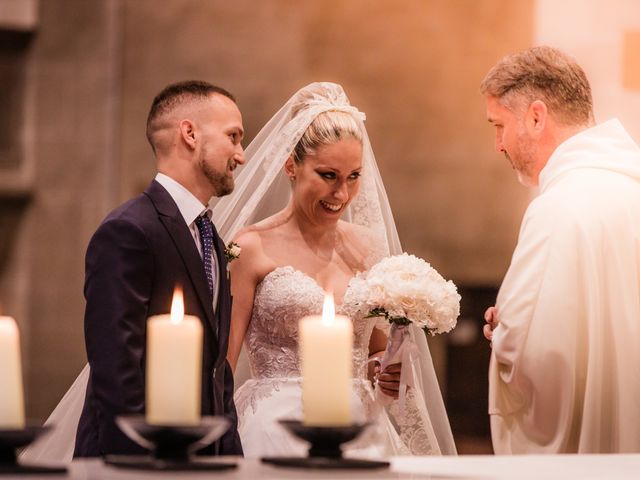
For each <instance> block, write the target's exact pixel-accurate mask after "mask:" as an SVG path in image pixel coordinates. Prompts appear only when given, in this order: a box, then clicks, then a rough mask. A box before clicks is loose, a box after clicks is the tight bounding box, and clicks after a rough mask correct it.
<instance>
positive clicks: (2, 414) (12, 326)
mask: <svg viewBox="0 0 640 480" xmlns="http://www.w3.org/2000/svg"><path fill="white" fill-rule="evenodd" d="M24 427H25V421H24V392H23V389H22V367H21V360H20V333H19V332H18V326H17V325H16V321H15V320H14V319H13V318H12V317H0V429H7V430H14V429H15V430H19V429H23V428H24Z"/></svg>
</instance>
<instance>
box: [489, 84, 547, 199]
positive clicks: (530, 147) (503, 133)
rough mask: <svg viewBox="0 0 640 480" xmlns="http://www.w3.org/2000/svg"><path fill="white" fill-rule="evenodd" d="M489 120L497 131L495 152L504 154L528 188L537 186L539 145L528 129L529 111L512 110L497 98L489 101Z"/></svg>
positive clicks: (522, 109) (491, 98)
mask: <svg viewBox="0 0 640 480" xmlns="http://www.w3.org/2000/svg"><path fill="white" fill-rule="evenodd" d="M486 106H487V119H488V120H489V123H491V124H492V125H493V126H494V127H495V134H496V136H495V149H496V151H498V152H501V153H503V154H504V156H505V157H506V159H507V160H508V161H509V163H511V166H512V167H513V169H514V170H515V171H516V173H517V174H518V180H519V181H520V183H522V184H523V185H525V186H528V187H531V186H536V185H537V184H538V173H539V172H538V171H537V168H536V166H537V164H538V161H537V155H536V154H537V150H538V149H537V143H536V141H535V139H534V138H533V137H532V136H531V134H530V132H529V131H528V130H527V128H526V124H525V116H526V114H527V112H526V108H516V109H510V108H507V107H506V106H505V105H503V104H502V103H500V101H499V100H498V98H496V97H493V96H487V97H486Z"/></svg>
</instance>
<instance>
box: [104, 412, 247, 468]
mask: <svg viewBox="0 0 640 480" xmlns="http://www.w3.org/2000/svg"><path fill="white" fill-rule="evenodd" d="M116 423H117V425H118V427H120V429H121V430H122V431H123V432H124V433H125V434H126V435H127V436H128V437H129V438H130V439H131V440H133V441H134V442H136V443H137V444H138V445H140V446H141V447H143V448H146V449H147V450H150V451H151V454H150V455H107V456H105V458H104V461H105V463H106V464H108V465H113V466H115V467H122V468H132V469H138V470H171V471H185V470H226V469H231V468H236V467H237V464H235V463H222V462H219V461H214V460H212V461H203V460H196V459H194V458H193V456H192V454H193V453H194V452H195V451H197V450H200V449H201V448H203V447H206V446H207V445H209V444H211V443H212V442H214V441H216V440H217V439H218V438H220V437H221V436H222V434H223V433H224V432H226V431H227V429H228V428H229V425H230V422H229V420H227V419H226V418H224V417H211V416H209V417H202V418H201V419H200V423H198V424H197V425H150V424H148V423H147V421H146V419H145V417H144V415H130V416H120V417H117V418H116Z"/></svg>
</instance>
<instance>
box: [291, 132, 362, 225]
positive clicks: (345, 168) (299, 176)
mask: <svg viewBox="0 0 640 480" xmlns="http://www.w3.org/2000/svg"><path fill="white" fill-rule="evenodd" d="M286 168H287V173H288V174H289V175H290V176H291V175H293V179H294V181H293V204H294V208H295V209H296V212H298V213H301V214H302V215H303V216H304V217H306V218H307V219H308V220H310V221H312V222H313V223H326V222H337V221H338V219H339V218H340V216H341V215H342V213H343V212H344V209H345V208H347V206H348V205H349V204H350V203H351V201H352V200H353V199H354V198H355V196H356V195H357V194H358V191H359V190H360V172H361V170H362V145H361V144H360V142H359V141H357V140H354V139H348V140H341V141H339V142H337V143H334V144H331V145H323V146H321V147H319V148H318V149H317V150H316V152H315V154H313V155H307V156H306V157H304V158H303V160H302V162H301V163H299V164H298V163H294V162H293V160H289V161H288V162H287V167H286Z"/></svg>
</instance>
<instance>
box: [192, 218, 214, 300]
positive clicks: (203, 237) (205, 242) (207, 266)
mask: <svg viewBox="0 0 640 480" xmlns="http://www.w3.org/2000/svg"><path fill="white" fill-rule="evenodd" d="M196 227H198V231H199V232H200V245H201V246H202V260H203V262H204V273H205V274H206V275H207V282H208V283H209V293H210V294H211V296H212V297H213V271H212V265H211V253H212V252H213V225H212V224H211V220H209V217H207V215H206V214H202V215H200V216H199V217H198V218H196Z"/></svg>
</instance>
